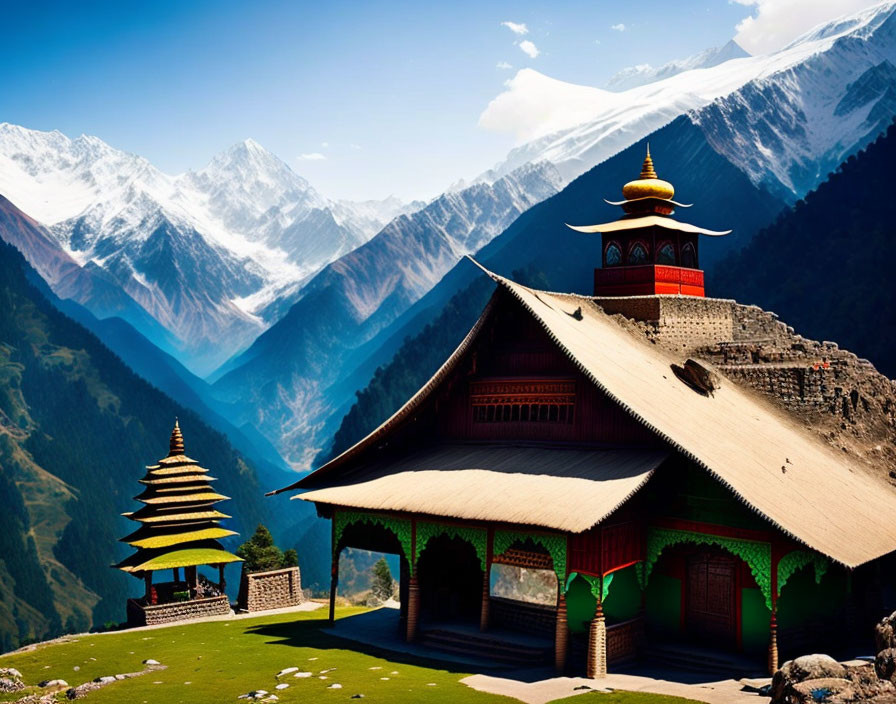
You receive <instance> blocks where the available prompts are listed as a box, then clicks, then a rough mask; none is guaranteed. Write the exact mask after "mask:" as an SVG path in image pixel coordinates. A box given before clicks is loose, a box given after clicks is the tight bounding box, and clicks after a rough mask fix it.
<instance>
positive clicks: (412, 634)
mask: <svg viewBox="0 0 896 704" xmlns="http://www.w3.org/2000/svg"><path fill="white" fill-rule="evenodd" d="M419 618H420V587H419V585H418V584H417V573H416V570H415V571H414V572H413V573H412V574H411V578H410V579H409V580H408V631H407V635H406V640H407V642H408V643H413V642H414V641H415V640H417V622H418V620H419Z"/></svg>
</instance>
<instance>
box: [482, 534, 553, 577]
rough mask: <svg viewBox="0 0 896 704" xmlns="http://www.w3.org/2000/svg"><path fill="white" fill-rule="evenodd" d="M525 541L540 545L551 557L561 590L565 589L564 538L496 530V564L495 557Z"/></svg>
mask: <svg viewBox="0 0 896 704" xmlns="http://www.w3.org/2000/svg"><path fill="white" fill-rule="evenodd" d="M526 540H531V541H532V542H534V543H536V544H538V545H541V547H543V548H544V549H545V550H547V551H548V554H550V556H551V562H552V563H553V568H554V572H555V573H556V574H557V581H558V583H559V584H560V585H561V589H563V590H564V591H565V589H566V536H565V535H557V534H549V533H524V532H520V531H514V530H496V531H495V541H494V546H493V552H494V555H495V558H493V560H494V561H495V562H497V556H499V555H503V554H504V553H506V552H507V551H508V550H509V549H510V547H511V546H512V545H513V544H514V543H516V542H520V543H524V542H526Z"/></svg>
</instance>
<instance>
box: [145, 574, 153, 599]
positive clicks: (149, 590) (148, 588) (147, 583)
mask: <svg viewBox="0 0 896 704" xmlns="http://www.w3.org/2000/svg"><path fill="white" fill-rule="evenodd" d="M143 584H144V585H145V587H146V591H145V592H144V595H143V596H144V598H145V599H146V603H147V604H151V603H152V572H147V573H146V574H144V575H143Z"/></svg>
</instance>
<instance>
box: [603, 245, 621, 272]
mask: <svg viewBox="0 0 896 704" xmlns="http://www.w3.org/2000/svg"><path fill="white" fill-rule="evenodd" d="M604 262H605V264H604V266H619V265H620V264H622V250H621V249H620V248H619V244H618V243H616V242H610V244H608V245H607V251H606V252H604Z"/></svg>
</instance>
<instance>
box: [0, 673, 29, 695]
mask: <svg viewBox="0 0 896 704" xmlns="http://www.w3.org/2000/svg"><path fill="white" fill-rule="evenodd" d="M23 689H25V684H24V683H23V682H22V680H17V679H13V678H12V677H0V692H18V691H20V690H23Z"/></svg>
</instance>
